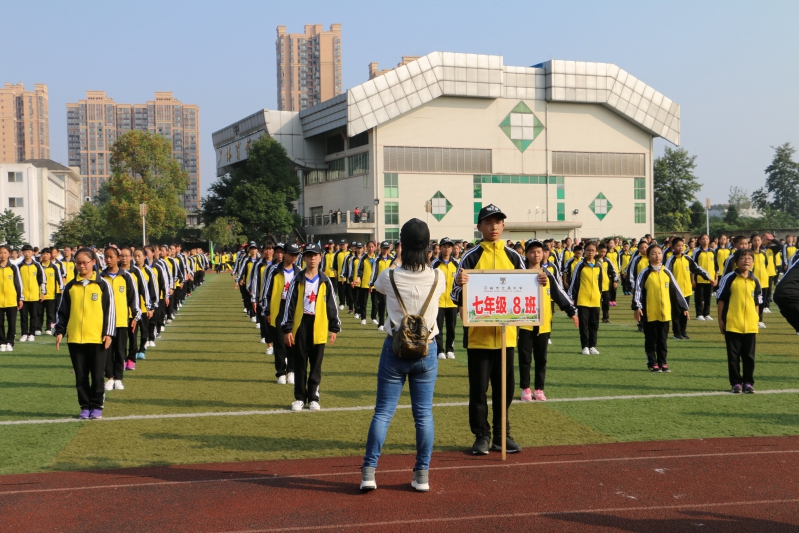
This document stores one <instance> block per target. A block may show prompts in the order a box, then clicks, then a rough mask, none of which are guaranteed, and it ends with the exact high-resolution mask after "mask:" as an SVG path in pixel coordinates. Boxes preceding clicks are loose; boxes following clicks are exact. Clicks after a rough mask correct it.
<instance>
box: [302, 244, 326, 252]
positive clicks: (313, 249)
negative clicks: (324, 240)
mask: <svg viewBox="0 0 799 533" xmlns="http://www.w3.org/2000/svg"><path fill="white" fill-rule="evenodd" d="M302 253H303V255H304V254H321V253H322V249H321V248H319V246H317V245H316V244H309V245H307V246H306V247H305V250H303V252H302Z"/></svg>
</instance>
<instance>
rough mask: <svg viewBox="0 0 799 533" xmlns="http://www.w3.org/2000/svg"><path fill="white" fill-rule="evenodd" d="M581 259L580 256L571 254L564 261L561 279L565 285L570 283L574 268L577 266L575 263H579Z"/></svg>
mask: <svg viewBox="0 0 799 533" xmlns="http://www.w3.org/2000/svg"><path fill="white" fill-rule="evenodd" d="M582 260H583V258H582V257H575V256H572V257H570V258H569V260H568V261H566V265H565V266H564V267H563V281H564V282H565V283H566V285H571V282H572V275H573V274H574V269H575V268H577V265H579V264H580V261H582Z"/></svg>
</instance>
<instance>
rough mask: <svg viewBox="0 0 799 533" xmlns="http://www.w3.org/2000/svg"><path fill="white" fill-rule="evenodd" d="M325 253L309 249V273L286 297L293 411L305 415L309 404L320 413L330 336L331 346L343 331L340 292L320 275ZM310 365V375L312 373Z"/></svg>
mask: <svg viewBox="0 0 799 533" xmlns="http://www.w3.org/2000/svg"><path fill="white" fill-rule="evenodd" d="M321 259H322V250H321V249H319V247H318V246H316V245H314V244H309V245H308V246H306V247H305V252H304V253H303V260H304V261H305V265H306V266H305V269H304V270H303V271H301V272H300V273H299V274H298V275H296V276H295V277H294V279H293V280H292V282H291V286H290V287H289V290H288V296H287V297H286V305H285V308H286V309H285V312H284V313H283V320H282V322H281V325H280V329H281V331H282V332H283V334H284V335H285V341H286V346H287V347H288V348H289V349H290V351H291V354H292V356H293V357H294V374H295V382H294V402H293V403H292V404H291V410H292V411H301V410H302V409H303V407H304V406H305V404H306V403H307V404H308V409H309V410H311V411H319V410H320V409H321V406H320V405H319V384H320V383H321V381H322V359H323V358H324V353H325V344H327V339H328V332H330V346H333V343H334V342H336V334H337V333H338V332H339V331H341V322H340V321H339V318H338V304H336V290H335V287H334V285H333V283H332V281H331V280H330V278H329V277H327V275H325V274H324V273H323V272H320V271H319V263H320V261H321ZM309 363H310V371H309V368H308V367H309Z"/></svg>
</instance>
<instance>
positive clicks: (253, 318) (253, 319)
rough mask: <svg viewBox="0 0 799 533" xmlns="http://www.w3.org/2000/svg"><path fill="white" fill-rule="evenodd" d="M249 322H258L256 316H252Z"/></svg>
mask: <svg viewBox="0 0 799 533" xmlns="http://www.w3.org/2000/svg"><path fill="white" fill-rule="evenodd" d="M250 322H258V319H257V318H255V317H252V318H251V319H250Z"/></svg>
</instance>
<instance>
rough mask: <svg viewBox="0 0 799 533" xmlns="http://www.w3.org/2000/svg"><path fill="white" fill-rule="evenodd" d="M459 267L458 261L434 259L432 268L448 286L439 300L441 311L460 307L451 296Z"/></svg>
mask: <svg viewBox="0 0 799 533" xmlns="http://www.w3.org/2000/svg"><path fill="white" fill-rule="evenodd" d="M459 265H460V263H459V262H458V261H457V260H456V259H451V258H450V260H449V261H446V262H445V261H444V260H442V259H440V258H436V259H433V264H432V265H431V266H432V267H433V268H437V269H439V270H440V271H441V274H442V275H443V277H444V281H445V282H446V284H447V287H446V290H445V291H444V293H443V294H442V295H441V298H439V299H438V307H439V309H450V308H453V307H458V306H457V305H455V302H453V301H452V298H451V297H450V294H452V288H453V287H454V286H455V275H456V274H457V273H458V266H459ZM372 285H374V283H372Z"/></svg>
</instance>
